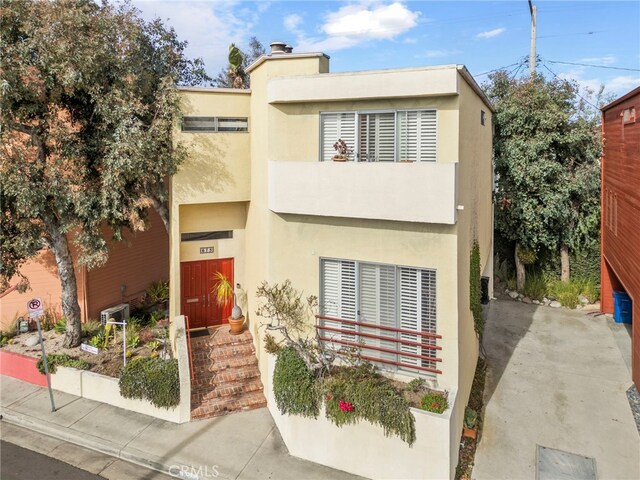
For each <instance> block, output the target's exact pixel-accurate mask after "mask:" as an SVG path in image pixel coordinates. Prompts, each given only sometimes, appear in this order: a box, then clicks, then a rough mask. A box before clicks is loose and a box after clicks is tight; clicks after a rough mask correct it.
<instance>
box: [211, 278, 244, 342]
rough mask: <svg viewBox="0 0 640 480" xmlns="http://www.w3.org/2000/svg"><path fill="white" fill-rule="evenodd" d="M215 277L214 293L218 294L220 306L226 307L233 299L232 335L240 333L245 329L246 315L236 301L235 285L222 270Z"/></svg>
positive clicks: (217, 299)
mask: <svg viewBox="0 0 640 480" xmlns="http://www.w3.org/2000/svg"><path fill="white" fill-rule="evenodd" d="M214 278H215V283H214V285H213V293H214V294H215V296H216V302H217V303H218V306H220V307H226V306H228V305H229V304H230V303H231V302H232V301H233V309H232V310H231V316H230V317H229V327H230V333H231V335H240V334H241V333H242V332H243V331H244V315H242V309H241V308H240V307H239V306H238V304H237V302H236V293H235V291H234V289H233V285H231V282H230V281H229V279H228V278H227V277H226V276H225V275H224V273H222V272H216V273H215V275H214Z"/></svg>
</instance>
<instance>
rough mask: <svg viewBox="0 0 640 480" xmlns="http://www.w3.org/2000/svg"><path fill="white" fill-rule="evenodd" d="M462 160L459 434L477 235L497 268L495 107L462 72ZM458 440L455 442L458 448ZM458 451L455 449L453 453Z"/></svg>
mask: <svg viewBox="0 0 640 480" xmlns="http://www.w3.org/2000/svg"><path fill="white" fill-rule="evenodd" d="M459 101H460V139H459V144H460V163H459V167H458V168H459V177H458V178H459V190H458V191H459V197H458V202H459V204H460V205H462V206H464V210H461V211H459V212H458V224H457V232H458V246H457V248H458V260H457V269H458V285H457V295H458V298H457V301H458V338H459V344H458V351H459V372H458V376H459V383H458V401H457V403H456V405H455V406H454V407H453V413H452V416H453V417H455V418H454V420H455V421H454V422H452V432H456V433H457V435H458V438H459V435H460V432H461V430H462V421H463V418H464V408H465V406H466V405H467V402H468V398H469V393H470V391H471V385H472V383H473V376H474V372H475V367H476V361H477V358H478V340H477V337H476V334H475V331H474V326H473V325H474V324H473V316H472V315H471V311H470V308H469V268H470V265H469V261H470V252H471V245H472V242H473V239H474V238H476V239H477V240H478V243H479V246H480V271H481V272H483V275H486V274H487V273H488V274H489V276H492V273H493V267H492V263H493V209H492V199H491V195H492V193H491V188H492V184H493V167H492V138H493V137H492V119H491V115H492V114H491V110H490V109H489V107H488V106H487V105H486V104H485V103H484V102H483V101H482V100H481V99H480V98H479V97H478V96H477V95H476V94H475V92H474V91H473V90H472V89H471V87H469V85H468V84H467V83H466V81H465V80H464V79H463V78H462V77H460V97H459ZM481 110H483V111H484V112H485V124H484V125H482V124H481V122H480V116H481ZM453 448H455V450H456V453H455V455H457V445H456V444H455V442H452V449H453ZM453 454H454V453H453V452H452V455H453Z"/></svg>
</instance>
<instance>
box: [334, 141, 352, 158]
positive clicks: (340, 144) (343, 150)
mask: <svg viewBox="0 0 640 480" xmlns="http://www.w3.org/2000/svg"><path fill="white" fill-rule="evenodd" d="M333 148H334V149H335V150H336V152H338V153H337V154H335V155H334V156H333V161H334V162H346V161H347V160H349V156H350V155H351V154H352V153H353V150H352V149H350V148H349V146H348V145H347V143H346V142H345V141H344V140H342V139H341V138H340V139H338V141H337V142H336V143H334V144H333Z"/></svg>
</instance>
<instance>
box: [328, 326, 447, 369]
mask: <svg viewBox="0 0 640 480" xmlns="http://www.w3.org/2000/svg"><path fill="white" fill-rule="evenodd" d="M316 319H317V320H318V322H317V324H316V329H317V330H318V333H319V337H320V340H321V341H323V342H326V343H328V344H335V345H336V346H337V347H338V348H342V347H349V348H355V349H362V350H369V351H371V353H368V352H363V353H361V354H360V355H359V357H360V358H362V359H363V360H368V361H370V362H373V363H380V364H383V365H387V366H393V367H397V368H402V369H404V370H416V371H418V372H428V373H435V374H441V373H442V371H441V370H438V369H436V368H433V367H428V366H424V362H426V363H427V364H429V365H435V363H436V362H442V359H441V358H438V357H436V356H435V352H437V351H439V350H442V347H441V346H439V345H436V344H435V343H436V341H437V340H439V339H441V338H442V336H441V335H437V334H434V333H425V332H417V331H415V330H407V329H403V328H395V327H388V326H384V325H375V324H373V323H366V322H356V321H354V320H347V319H344V318H336V317H330V316H327V315H316ZM326 322H330V323H331V324H334V325H335V324H339V326H338V327H335V326H329V325H326V324H325V323H326ZM345 327H346V328H345ZM362 329H376V330H378V331H379V333H383V332H387V333H391V334H394V335H395V336H394V337H389V336H385V335H377V334H373V333H367V332H365V331H362ZM336 334H337V335H336ZM343 335H344V336H346V337H347V338H350V339H351V340H345V339H344V338H343ZM403 335H405V336H411V337H414V338H416V337H419V338H420V339H421V341H420V342H415V341H412V340H407V339H405V338H402V336H403ZM338 336H339V337H340V338H337V337H338ZM368 339H371V340H380V341H384V342H390V343H394V344H395V348H385V347H381V346H378V345H371V344H370V343H369V344H368V343H367V340H368ZM403 346H406V347H412V348H413V347H416V351H417V352H420V353H411V352H407V351H402V347H403ZM425 350H427V351H428V352H429V353H430V354H427V355H424V351H425ZM375 352H380V353H386V354H391V355H395V356H396V357H397V360H389V359H386V358H380V357H379V356H373V355H375ZM402 357H406V358H414V359H416V364H412V363H406V362H402V361H400V360H401V359H402Z"/></svg>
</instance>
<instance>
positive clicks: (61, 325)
mask: <svg viewBox="0 0 640 480" xmlns="http://www.w3.org/2000/svg"><path fill="white" fill-rule="evenodd" d="M53 329H54V330H55V332H56V333H58V334H63V333H65V332H66V331H67V319H66V318H64V317H62V318H61V319H60V320H58V321H57V322H56V325H55V326H54V327H53Z"/></svg>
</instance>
